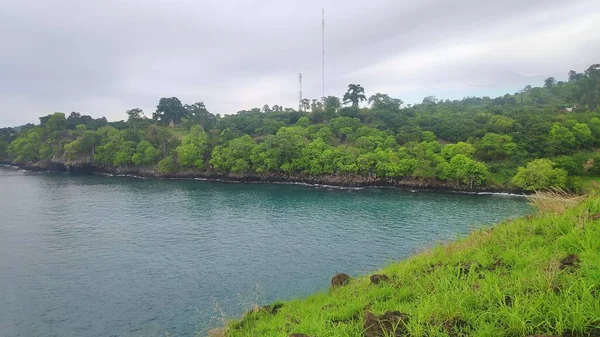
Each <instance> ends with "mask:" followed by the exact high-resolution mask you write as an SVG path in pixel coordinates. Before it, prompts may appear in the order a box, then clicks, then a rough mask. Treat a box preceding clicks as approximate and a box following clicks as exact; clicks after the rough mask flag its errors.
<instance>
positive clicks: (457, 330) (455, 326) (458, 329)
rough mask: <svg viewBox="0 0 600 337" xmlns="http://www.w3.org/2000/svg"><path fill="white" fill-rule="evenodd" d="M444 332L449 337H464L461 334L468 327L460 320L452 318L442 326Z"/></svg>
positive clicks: (467, 324)
mask: <svg viewBox="0 0 600 337" xmlns="http://www.w3.org/2000/svg"><path fill="white" fill-rule="evenodd" d="M442 326H443V328H444V330H446V332H447V333H448V335H449V336H450V337H458V336H466V335H465V334H464V332H463V330H464V329H466V328H467V327H468V326H469V323H467V321H465V320H464V319H462V318H459V317H454V318H452V319H449V320H447V321H445V322H444V323H443V324H442Z"/></svg>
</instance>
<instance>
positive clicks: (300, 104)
mask: <svg viewBox="0 0 600 337" xmlns="http://www.w3.org/2000/svg"><path fill="white" fill-rule="evenodd" d="M298 82H299V84H300V96H299V97H300V98H299V100H298V111H302V73H300V74H298Z"/></svg>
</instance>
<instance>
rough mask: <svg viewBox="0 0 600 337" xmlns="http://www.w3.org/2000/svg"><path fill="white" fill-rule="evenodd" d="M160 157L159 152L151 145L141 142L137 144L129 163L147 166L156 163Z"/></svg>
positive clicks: (144, 141)
mask: <svg viewBox="0 0 600 337" xmlns="http://www.w3.org/2000/svg"><path fill="white" fill-rule="evenodd" d="M159 157H160V150H158V149H157V148H155V147H154V146H152V144H151V143H150V142H149V141H147V140H143V141H141V142H139V144H137V148H136V150H135V153H134V154H133V155H132V156H131V161H132V162H133V163H134V164H135V165H137V166H147V165H152V164H154V163H156V161H157V160H158V158H159Z"/></svg>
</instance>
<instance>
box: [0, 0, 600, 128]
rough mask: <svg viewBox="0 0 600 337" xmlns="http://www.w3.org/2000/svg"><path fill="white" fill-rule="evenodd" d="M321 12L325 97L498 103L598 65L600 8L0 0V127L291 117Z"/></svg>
mask: <svg viewBox="0 0 600 337" xmlns="http://www.w3.org/2000/svg"><path fill="white" fill-rule="evenodd" d="M321 8H325V17H326V88H325V92H326V94H327V95H336V96H342V95H343V93H344V91H345V89H346V86H347V85H348V84H349V83H360V84H362V85H363V86H364V87H365V90H366V93H367V95H371V94H374V93H376V92H383V93H387V94H389V95H390V96H393V97H397V98H401V99H403V100H404V101H405V102H407V103H414V102H420V101H421V100H422V98H423V97H424V96H427V95H435V96H437V97H438V98H450V99H460V98H462V97H465V96H473V95H477V96H483V95H489V96H498V95H502V94H505V93H507V92H509V93H514V92H515V91H517V90H519V89H520V88H522V87H524V86H525V85H527V84H531V85H541V84H542V82H543V80H544V79H545V78H547V77H549V76H554V77H556V78H557V79H558V80H561V79H563V80H564V79H566V77H567V72H568V71H569V70H570V69H575V70H577V71H583V70H584V69H586V68H587V67H588V66H589V65H591V64H592V63H600V33H599V32H600V1H598V0H589V1H588V0H574V1H573V0H572V1H564V0H505V1H481V0H455V1H446V0H387V1H382V0H370V1H364V0H360V1H359V0H346V1H339V0H338V1H332V0H323V1H312V0H304V1H287V0H270V1H269V0H219V1H217V0H189V1H177V0H159V1H157V0H143V1H142V0H102V1H96V0H88V1H82V0H62V1H60V0H0V42H1V45H0V102H1V109H0V126H15V125H20V124H24V123H27V122H38V119H37V118H38V117H39V116H42V115H46V114H48V113H52V112H55V111H62V112H66V113H67V114H68V113H69V112H71V111H79V112H81V113H86V114H91V115H92V116H94V117H101V116H106V117H107V118H108V119H109V120H120V119H124V118H125V117H126V115H125V113H124V112H125V111H126V110H127V109H131V108H135V107H139V108H142V109H144V111H145V112H146V115H148V116H150V115H151V114H152V111H153V110H154V109H155V107H156V104H157V103H158V100H159V99H160V98H161V97H171V96H176V97H179V99H181V101H182V102H183V103H190V104H191V103H194V102H198V101H203V102H205V104H206V106H207V108H208V109H209V111H211V112H213V113H221V114H231V113H235V112H237V111H238V110H242V109H250V108H252V107H262V106H263V105H264V104H269V105H274V104H279V105H284V106H286V107H295V106H297V99H298V73H300V72H302V73H303V76H304V85H303V91H304V97H307V98H317V97H320V96H321Z"/></svg>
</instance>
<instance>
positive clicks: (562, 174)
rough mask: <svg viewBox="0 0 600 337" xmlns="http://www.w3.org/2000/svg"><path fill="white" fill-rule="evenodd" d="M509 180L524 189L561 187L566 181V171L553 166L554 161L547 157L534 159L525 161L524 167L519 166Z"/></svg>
mask: <svg viewBox="0 0 600 337" xmlns="http://www.w3.org/2000/svg"><path fill="white" fill-rule="evenodd" d="M511 182H512V183H513V185H515V186H517V187H519V188H522V189H524V190H526V191H534V190H541V189H545V188H551V187H559V188H563V187H565V185H566V182H567V172H566V171H565V170H563V169H560V168H554V163H553V162H552V161H551V160H549V159H536V160H533V161H531V162H529V163H527V166H526V167H519V169H518V171H517V174H516V175H515V176H514V177H513V178H512V180H511Z"/></svg>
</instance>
